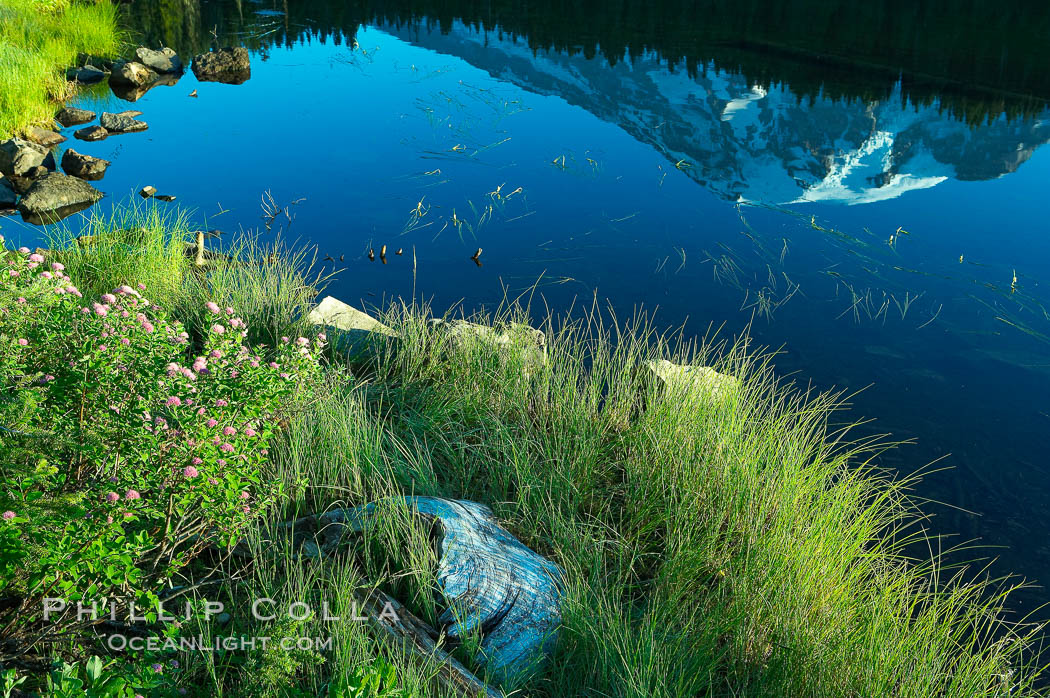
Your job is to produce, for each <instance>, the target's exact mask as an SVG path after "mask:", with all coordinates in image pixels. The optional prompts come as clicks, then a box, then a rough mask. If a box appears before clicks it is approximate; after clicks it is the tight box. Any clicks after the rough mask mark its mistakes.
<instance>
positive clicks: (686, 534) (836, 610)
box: [256, 306, 1042, 698]
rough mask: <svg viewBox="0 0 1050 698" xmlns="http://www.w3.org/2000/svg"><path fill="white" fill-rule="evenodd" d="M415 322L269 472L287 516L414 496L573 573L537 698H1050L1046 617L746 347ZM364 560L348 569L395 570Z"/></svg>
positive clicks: (273, 561) (339, 385) (273, 576)
mask: <svg viewBox="0 0 1050 698" xmlns="http://www.w3.org/2000/svg"><path fill="white" fill-rule="evenodd" d="M428 316H429V313H428V312H427V311H426V309H420V308H407V307H404V306H400V307H395V308H393V309H392V310H391V311H390V312H389V313H388V314H387V315H386V316H385V317H384V318H383V320H384V322H386V323H387V324H389V325H390V326H391V327H393V328H394V329H395V330H396V331H397V333H398V334H399V336H400V337H401V339H400V341H398V342H396V343H394V344H391V345H390V347H391V348H390V350H389V351H388V352H386V353H382V354H381V355H380V356H378V357H377V358H375V360H374V361H373V362H372V363H371V364H370V365H369V366H368V367H367V368H364V367H358V369H357V372H356V376H350V375H341V376H338V377H334V378H332V384H331V387H330V388H329V389H328V390H323V391H320V392H319V395H320V398H319V400H318V402H317V403H316V405H315V406H314V408H313V409H312V410H310V411H308V412H306V413H305V414H302V415H300V416H299V418H298V420H297V421H296V422H294V423H293V426H292V428H291V429H289V431H288V433H287V444H286V446H285V447H284V450H283V451H282V452H281V454H280V455H279V457H278V458H277V459H276V460H275V461H274V462H275V464H276V465H277V467H279V468H281V469H282V472H281V473H280V474H281V475H282V476H283V477H285V478H286V479H287V480H288V481H289V482H309V483H310V485H309V487H307V488H305V489H301V490H299V492H300V496H299V498H298V500H296V502H293V506H292V509H291V510H290V511H289V512H288V516H289V517H292V516H294V515H297V514H301V513H302V512H304V511H320V510H323V509H324V508H326V507H328V506H332V505H335V504H338V505H340V506H345V505H347V504H350V505H356V504H362V503H364V502H367V501H374V500H376V499H378V498H381V497H384V496H389V495H392V494H405V493H412V494H423V495H428V494H429V495H439V496H445V497H452V498H465V499H471V500H474V501H481V502H484V503H487V504H489V505H490V506H492V507H493V509H494V510H495V512H496V513H497V515H498V516H499V517H500V519H501V520H502V521H503V522H504V523H505V525H506V526H507V527H508V528H509V529H510V530H511V531H512V532H513V533H514V534H515V535H517V536H518V537H520V539H521V540H522V541H523V542H524V543H525V544H526V545H528V546H530V547H531V548H533V549H534V550H537V551H539V552H541V553H543V554H545V555H547V556H549V557H551V558H552V559H553V560H555V561H556V562H557V563H558V564H559V565H561V566H562V567H563V568H564V569H565V571H566V573H567V584H566V591H565V597H564V601H563V605H562V613H563V622H564V626H563V629H562V632H561V636H560V640H559V643H558V648H557V651H556V653H555V656H554V657H553V661H552V663H551V665H550V666H549V667H548V668H547V670H545V671H544V672H543V673H542V674H540V675H538V676H536V677H534V678H533V679H532V680H531V681H530V682H529V683H528V684H526V686H525V688H526V689H527V690H528V692H529V693H530V694H531V695H548V696H579V695H616V696H639V697H642V696H645V697H650V696H668V697H671V696H683V695H748V696H915V697H916V698H918V697H920V696H932V695H936V696H959V697H960V698H963V697H966V698H972V697H973V696H1005V695H1040V692H1039V689H1038V688H1037V686H1038V680H1039V676H1040V675H1041V673H1042V669H1041V667H1040V665H1039V664H1038V663H1037V662H1038V655H1037V653H1036V650H1037V645H1036V642H1037V638H1038V632H1039V631H1040V629H1039V628H1037V627H1034V626H1033V625H1032V624H1024V623H1011V622H1008V621H1007V620H1006V616H1005V613H1006V605H1005V601H1006V598H1007V594H1008V593H1009V591H1010V585H1009V584H1006V583H1003V582H998V581H994V580H987V579H985V578H982V577H980V575H979V573H980V570H969V569H962V568H955V569H953V568H949V567H948V566H947V565H946V564H944V563H943V562H942V561H941V560H940V559H939V558H938V557H935V556H933V555H931V556H929V557H928V559H926V560H915V559H913V558H912V557H911V556H910V553H912V552H913V551H914V548H915V546H914V544H915V543H916V542H922V541H923V540H924V535H925V534H924V529H923V519H922V516H921V513H920V512H919V511H918V510H917V508H916V507H915V505H914V504H913V502H912V500H911V498H910V496H909V488H910V487H911V486H912V485H913V484H914V483H913V482H911V481H909V480H898V479H893V478H891V477H889V476H888V475H887V474H886V473H884V472H882V471H880V470H878V469H877V468H876V467H875V464H874V459H875V457H876V456H877V455H878V454H879V452H880V451H881V450H882V449H884V448H885V447H886V446H885V445H884V444H880V443H877V442H871V441H867V442H855V441H851V440H850V439H849V428H848V427H837V428H836V427H833V426H832V422H831V419H832V418H833V416H834V415H835V414H836V410H837V408H838V404H839V403H838V397H837V396H836V395H832V394H819V395H818V394H802V393H799V392H798V391H797V390H796V389H794V388H793V387H791V386H789V385H786V384H783V383H781V382H780V381H778V380H777V378H776V377H775V375H774V374H773V372H772V370H771V365H770V362H769V361H768V357H765V356H762V355H757V354H755V353H754V352H753V351H751V350H750V349H749V347H748V346H747V343H746V342H740V343H736V344H732V345H726V344H717V343H709V344H704V345H701V346H698V347H689V346H685V345H682V344H675V345H672V344H671V343H670V342H668V341H665V338H663V337H660V336H657V335H655V334H654V333H653V332H652V330H651V328H650V327H649V326H648V325H647V324H645V322H638V323H635V324H634V325H632V326H630V327H615V326H609V325H607V324H604V323H602V322H601V321H600V320H598V319H597V315H596V314H595V315H592V316H588V317H587V318H585V319H584V320H583V321H582V322H565V323H560V324H559V325H558V327H557V328H555V325H554V323H548V324H547V326H546V329H547V330H548V337H549V339H548V346H547V351H548V358H547V360H546V361H545V362H543V363H542V365H537V364H536V362H535V358H534V357H535V354H534V353H533V350H532V349H531V348H529V347H528V346H527V345H526V344H516V345H515V346H514V347H512V348H511V349H509V350H508V349H507V348H506V347H504V348H500V347H498V346H497V345H496V344H495V343H490V342H485V341H481V340H479V341H472V342H463V341H455V340H453V339H452V338H451V336H450V335H449V334H447V333H444V332H443V331H442V329H441V328H440V326H434V325H431V324H430V323H428V321H427V320H428ZM476 319H477V320H479V321H480V322H482V323H486V324H491V323H495V324H496V325H499V326H502V327H511V326H513V322H512V321H520V320H523V319H524V316H523V315H521V314H517V315H515V313H513V312H511V313H507V314H503V315H501V316H499V317H496V318H476ZM661 358H668V359H671V360H673V361H676V362H681V363H690V364H694V365H708V366H713V367H715V368H716V369H717V370H719V371H721V372H723V373H725V374H729V375H732V376H735V377H736V378H737V379H739V381H740V384H739V387H738V388H737V389H736V390H735V391H733V392H732V393H729V394H727V395H724V396H722V397H720V398H718V399H715V398H713V397H712V395H711V394H710V393H705V392H704V391H697V390H690V389H685V390H675V389H668V388H666V387H665V386H663V385H661V383H660V382H659V381H657V380H654V379H653V378H652V376H651V374H650V372H649V371H648V370H647V369H646V368H645V366H646V362H648V361H651V360H656V359H661ZM359 545H361V544H359ZM366 547H367V545H366ZM387 547H388V548H396V546H387ZM260 557H261V558H263V559H268V560H269V562H268V564H264V565H262V566H261V567H260V568H258V569H257V570H256V572H257V573H262V572H261V571H262V570H266V572H265V574H266V580H267V581H266V584H267V585H268V586H267V588H268V589H269V590H270V591H271V592H272V593H278V592H277V590H279V589H283V588H285V587H286V586H287V585H289V584H294V585H301V584H302V582H301V581H292V578H293V577H294V576H295V575H298V574H299V572H298V571H296V572H295V573H294V574H292V573H289V572H286V571H284V570H285V569H286V568H287V567H288V564H289V563H288V558H287V557H286V556H284V555H276V556H270V557H267V556H266V555H265V554H262V555H261V556H260ZM400 557H401V559H400V560H399V565H398V571H397V574H396V575H394V576H395V577H396V578H397V579H400V580H402V581H401V582H399V584H402V585H403V584H404V580H405V579H419V580H424V581H423V584H424V586H423V587H422V588H421V589H417V590H415V591H413V590H412V588H411V585H410V586H409V588H407V589H403V590H402V592H401V593H402V596H401V598H402V599H403V600H405V601H406V602H408V603H409V605H410V606H412V603H413V602H412V600H411V599H412V598H413V597H417V596H425V595H426V594H428V593H432V592H433V587H432V586H430V587H427V586H426V582H425V580H426V579H427V577H426V572H427V570H426V569H425V566H426V565H425V564H424V563H423V562H422V561H420V562H419V563H417V564H418V565H419V567H413V563H412V562H411V561H406V560H405V559H404V556H403V555H402V556H400ZM351 559H354V558H351ZM357 559H358V562H357V563H354V564H356V565H357V567H356V569H358V570H359V571H360V572H361V573H362V575H363V577H362V580H364V579H370V580H378V581H379V582H380V583H387V584H391V583H392V582H393V581H394V580H393V579H392V578H390V577H387V578H383V577H382V574H383V573H382V571H381V569H380V568H372V567H369V563H368V561H367V559H365V558H361V557H360V556H359V557H358V558H357ZM327 564H328V565H329V566H331V565H334V564H335V563H331V562H329V563H327ZM299 569H300V568H298V567H296V570H299ZM332 573H333V572H332V571H331V570H330V569H329V570H327V571H325V570H324V569H318V570H316V571H314V572H311V573H310V574H313V575H318V576H317V579H318V580H320V579H327V577H326V575H330V574H332ZM295 579H298V578H297V577H295ZM362 580H359V581H358V582H357V583H358V584H367V583H368V582H366V581H362ZM318 583H320V581H318ZM329 584H330V583H329ZM415 608H416V611H417V613H420V614H421V615H423V616H424V617H426V615H427V613H426V608H425V604H423V603H420V604H418V605H416V606H415ZM323 629H324V624H322V623H319V624H318V625H317V626H316V627H315V628H314V630H316V631H322V630H323ZM354 632H358V633H365V630H363V629H360V628H359V629H357V630H355V631H354ZM353 643H354V646H355V647H368V646H369V645H368V643H367V641H366V639H365V636H362V637H360V638H357V639H355V640H354V641H353ZM371 651H372V652H378V651H379V650H371ZM413 666H414V665H413ZM352 669H353V665H341V664H340V663H339V662H338V661H337V662H334V663H331V662H330V663H328V664H327V665H326V666H325V667H323V668H316V669H309V670H305V672H304V677H312V678H310V679H309V680H310V681H314V682H316V683H318V684H319V683H323V681H324V680H325V678H326V677H328V678H331V677H339V676H341V675H342V674H343V673H345V672H349V671H351V670H352ZM412 671H413V672H418V671H419V668H418V667H416V668H414V669H412ZM424 673H425V672H424ZM415 690H417V691H418V693H416V694H414V695H427V696H429V695H440V694H441V691H440V690H439V689H436V688H434V687H433V686H432V685H429V684H420V685H418V686H417V687H416V688H415Z"/></svg>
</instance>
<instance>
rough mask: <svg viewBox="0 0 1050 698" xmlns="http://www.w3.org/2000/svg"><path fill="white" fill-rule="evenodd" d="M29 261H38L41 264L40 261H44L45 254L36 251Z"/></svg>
mask: <svg viewBox="0 0 1050 698" xmlns="http://www.w3.org/2000/svg"><path fill="white" fill-rule="evenodd" d="M29 261H30V262H36V263H38V264H39V263H40V262H43V261H44V255H42V254H37V253H35V252H34V253H33V254H31V255H29Z"/></svg>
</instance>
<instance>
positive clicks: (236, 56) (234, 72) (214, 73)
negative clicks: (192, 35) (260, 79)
mask: <svg viewBox="0 0 1050 698" xmlns="http://www.w3.org/2000/svg"><path fill="white" fill-rule="evenodd" d="M251 68H252V66H251V56H250V55H249V54H248V49H246V48H244V47H242V46H238V47H237V48H221V49H218V50H216V51H211V52H209V53H201V54H198V55H197V56H194V58H193V74H194V75H195V76H197V79H198V80H200V81H201V82H222V83H226V84H228V85H240V84H241V83H243V82H245V81H247V80H248V79H249V78H250V77H251V76H252V72H251Z"/></svg>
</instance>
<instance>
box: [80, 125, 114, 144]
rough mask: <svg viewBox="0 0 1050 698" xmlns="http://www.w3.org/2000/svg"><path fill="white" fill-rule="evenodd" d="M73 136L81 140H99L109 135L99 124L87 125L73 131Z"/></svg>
mask: <svg viewBox="0 0 1050 698" xmlns="http://www.w3.org/2000/svg"><path fill="white" fill-rule="evenodd" d="M73 137H74V138H79V139H80V140H82V141H101V140H103V139H105V138H108V137H109V131H107V130H106V129H104V128H102V127H101V126H88V127H87V128H82V129H80V130H79V131H75V132H74V133H73Z"/></svg>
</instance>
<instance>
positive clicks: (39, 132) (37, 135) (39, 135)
mask: <svg viewBox="0 0 1050 698" xmlns="http://www.w3.org/2000/svg"><path fill="white" fill-rule="evenodd" d="M26 138H27V139H29V140H31V141H33V142H34V143H36V144H37V145H42V146H44V147H45V148H50V147H52V146H56V145H58V144H59V143H64V142H65V141H66V137H65V136H63V135H62V134H60V133H56V132H55V131H52V130H51V129H49V128H40V127H39V126H30V127H29V128H27V129H26Z"/></svg>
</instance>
